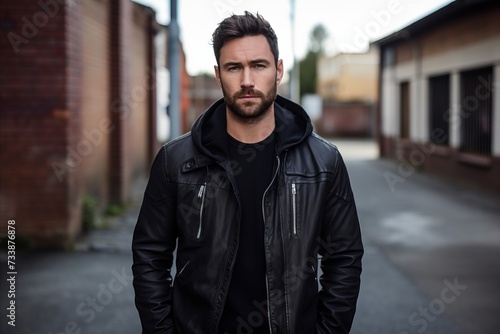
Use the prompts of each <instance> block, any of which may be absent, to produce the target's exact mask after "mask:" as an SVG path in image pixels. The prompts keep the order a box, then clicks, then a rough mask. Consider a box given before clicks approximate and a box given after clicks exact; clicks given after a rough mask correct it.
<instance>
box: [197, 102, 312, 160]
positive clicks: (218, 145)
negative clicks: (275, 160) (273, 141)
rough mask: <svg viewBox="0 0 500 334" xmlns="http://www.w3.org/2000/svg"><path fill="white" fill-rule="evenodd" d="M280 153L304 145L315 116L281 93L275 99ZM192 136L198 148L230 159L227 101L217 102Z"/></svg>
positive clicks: (213, 156)
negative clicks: (302, 143) (228, 151)
mask: <svg viewBox="0 0 500 334" xmlns="http://www.w3.org/2000/svg"><path fill="white" fill-rule="evenodd" d="M274 112H275V118H276V128H275V130H274V131H275V133H276V134H277V138H278V140H277V148H276V149H277V153H278V154H279V153H281V152H283V151H285V150H288V149H289V148H291V147H293V146H295V145H298V144H300V143H301V142H303V141H304V140H305V139H306V138H307V137H308V136H309V135H311V133H312V123H311V119H310V118H309V116H308V115H307V113H306V112H305V110H304V109H303V108H302V107H301V106H300V105H298V104H296V103H294V102H292V101H290V100H288V99H286V98H284V97H282V96H280V95H278V96H277V97H276V100H275V101H274ZM191 135H192V138H193V141H194V144H195V145H196V147H197V148H198V149H199V150H200V151H201V152H202V153H203V154H206V155H207V156H208V157H210V158H213V159H215V160H217V161H223V160H226V159H227V156H228V154H227V132H226V104H225V102H224V99H220V100H218V101H216V102H215V103H214V104H212V106H210V107H209V108H208V109H207V110H206V111H205V112H204V113H203V114H202V115H201V116H200V117H199V118H198V119H197V120H196V122H195V123H194V125H193V127H192V129H191Z"/></svg>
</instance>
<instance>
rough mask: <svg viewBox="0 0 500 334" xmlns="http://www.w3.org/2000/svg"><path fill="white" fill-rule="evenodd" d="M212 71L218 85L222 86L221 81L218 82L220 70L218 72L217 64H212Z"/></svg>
mask: <svg viewBox="0 0 500 334" xmlns="http://www.w3.org/2000/svg"><path fill="white" fill-rule="evenodd" d="M214 73H215V80H217V83H218V84H219V87H222V86H221V83H220V72H219V66H217V65H214Z"/></svg>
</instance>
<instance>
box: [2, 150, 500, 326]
mask: <svg viewBox="0 0 500 334" xmlns="http://www.w3.org/2000/svg"><path fill="white" fill-rule="evenodd" d="M337 144H338V146H339V148H340V150H341V152H342V153H343V155H344V157H345V160H346V163H347V166H348V169H349V173H350V177H351V183H352V185H353V189H354V193H355V197H356V200H357V206H358V213H359V217H360V221H361V225H362V232H363V240H364V244H365V248H366V254H365V257H364V260H363V264H364V270H363V274H362V288H361V295H360V299H359V303H358V312H357V314H356V318H355V321H354V325H353V329H352V333H355V334H361V333H369V334H372V333H384V334H393V333H394V334H409V333H412V334H413V333H428V334H454V333H456V334H458V333H463V334H476V333H477V334H496V333H497V332H498V328H499V327H500V318H499V317H498V314H500V302H498V298H499V297H500V285H499V284H498V282H500V200H499V199H498V198H494V197H491V196H488V195H486V194H483V193H480V192H477V191H474V190H471V189H468V188H465V187H462V186H460V185H457V184H453V183H449V182H446V181H443V180H440V179H437V178H435V177H432V176H429V175H425V174H421V173H419V172H417V171H415V172H414V173H412V174H411V175H407V174H405V177H403V180H404V181H402V180H401V179H399V181H400V182H397V183H394V182H391V177H390V176H394V175H399V174H398V173H399V171H398V168H400V166H399V164H398V162H393V161H385V160H376V159H375V156H376V152H375V151H374V146H373V145H372V144H371V143H369V142H368V143H367V142H363V141H357V142H345V141H339V142H338V143H337ZM137 212H138V211H137V208H135V209H133V210H131V211H130V212H129V213H128V214H126V215H125V216H123V217H121V218H120V219H116V220H114V221H112V222H111V224H110V228H109V229H108V230H101V231H94V232H92V233H90V234H88V235H87V236H85V238H82V239H81V240H80V241H79V243H77V245H76V247H75V251H73V252H37V253H20V254H19V255H18V259H17V260H18V267H19V269H18V276H17V277H18V282H17V286H16V289H17V290H16V307H17V317H16V326H15V327H12V326H8V325H7V320H8V319H7V318H6V317H5V315H3V316H2V323H1V327H0V328H1V332H2V333H23V334H24V333H29V334H60V333H68V334H69V333H72V334H73V333H81V334H83V333H92V334H93V333H102V334H105V333H109V334H113V333H120V334H135V333H140V323H139V318H138V314H137V311H136V310H135V306H134V300H133V299H134V294H133V289H132V280H131V279H132V277H131V269H130V266H131V263H132V256H131V251H130V242H131V237H132V236H131V232H132V229H133V227H134V224H135V220H136V217H137ZM1 256H2V260H3V258H4V257H5V254H2V255H1ZM2 275H5V271H3V273H2ZM2 281H3V282H5V277H2ZM1 294H2V296H4V295H5V294H6V291H5V284H2V291H1ZM4 300H5V299H4V298H3V297H2V299H1V308H2V310H3V313H2V314H5V310H6V307H7V305H5V303H4Z"/></svg>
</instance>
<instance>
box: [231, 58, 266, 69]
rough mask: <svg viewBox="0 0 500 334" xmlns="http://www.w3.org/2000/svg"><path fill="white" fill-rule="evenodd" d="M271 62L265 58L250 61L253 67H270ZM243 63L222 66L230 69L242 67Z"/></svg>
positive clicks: (234, 62)
mask: <svg viewBox="0 0 500 334" xmlns="http://www.w3.org/2000/svg"><path fill="white" fill-rule="evenodd" d="M270 63H271V62H270V61H269V60H267V59H265V58H257V59H254V60H251V61H250V64H252V65H255V64H266V65H269V64H270ZM242 65H243V63H241V62H238V61H229V62H227V63H224V64H222V67H223V68H229V67H232V66H242Z"/></svg>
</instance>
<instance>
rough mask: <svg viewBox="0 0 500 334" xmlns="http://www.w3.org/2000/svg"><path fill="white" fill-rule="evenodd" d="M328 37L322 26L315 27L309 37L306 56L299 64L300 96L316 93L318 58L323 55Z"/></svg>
mask: <svg viewBox="0 0 500 334" xmlns="http://www.w3.org/2000/svg"><path fill="white" fill-rule="evenodd" d="M327 37H328V33H327V31H326V28H325V27H324V26H323V25H322V24H318V25H316V26H315V27H314V28H313V30H312V32H311V35H310V45H309V50H308V51H307V54H306V56H305V57H304V58H303V59H302V60H301V61H300V62H299V70H300V73H299V78H300V96H303V95H304V94H315V93H316V76H317V75H316V70H317V64H318V59H319V57H320V56H321V55H322V54H323V53H324V47H323V44H324V41H325V39H326V38H327Z"/></svg>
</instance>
